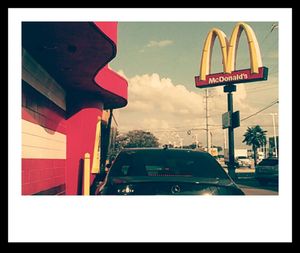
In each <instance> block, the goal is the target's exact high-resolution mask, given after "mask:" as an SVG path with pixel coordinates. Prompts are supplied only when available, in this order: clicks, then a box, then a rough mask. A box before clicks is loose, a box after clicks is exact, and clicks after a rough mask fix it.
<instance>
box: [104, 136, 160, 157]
mask: <svg viewBox="0 0 300 253" xmlns="http://www.w3.org/2000/svg"><path fill="white" fill-rule="evenodd" d="M158 146H159V142H158V139H157V138H156V137H155V136H154V135H153V134H152V133H150V132H145V131H142V130H132V131H129V132H128V133H126V134H120V133H119V132H118V131H117V133H116V139H115V145H114V149H113V150H111V152H110V160H112V159H114V158H115V157H116V155H117V154H118V153H119V152H120V151H121V150H122V149H123V148H139V147H158Z"/></svg>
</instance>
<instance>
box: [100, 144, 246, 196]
mask: <svg viewBox="0 0 300 253" xmlns="http://www.w3.org/2000/svg"><path fill="white" fill-rule="evenodd" d="M95 194H96V195H244V192H243V191H242V190H241V189H240V188H239V187H238V186H237V185H236V184H235V183H234V182H233V180H232V179H231V178H230V177H229V176H228V175H227V173H226V172H225V171H224V170H223V168H222V167H221V166H220V164H219V163H218V162H217V161H216V159H214V158H213V157H212V156H211V155H210V154H208V153H207V152H201V151H194V150H189V149H169V148H135V149H124V150H122V151H121V152H120V153H119V155H118V156H117V157H116V159H115V161H114V163H113V164H112V166H111V168H110V170H109V172H108V175H107V176H106V178H105V180H104V183H103V184H100V186H99V187H98V189H97V190H96V193H95Z"/></svg>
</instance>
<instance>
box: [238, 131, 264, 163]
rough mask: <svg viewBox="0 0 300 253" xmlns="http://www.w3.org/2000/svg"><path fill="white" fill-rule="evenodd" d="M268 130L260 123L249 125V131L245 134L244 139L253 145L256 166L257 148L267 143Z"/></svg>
mask: <svg viewBox="0 0 300 253" xmlns="http://www.w3.org/2000/svg"><path fill="white" fill-rule="evenodd" d="M266 132H267V131H265V130H263V129H262V128H261V127H260V126H259V125H256V126H255V127H248V128H247V131H246V132H245V134H244V137H245V138H244V140H243V142H245V143H246V144H247V145H249V146H252V150H253V154H254V164H255V166H256V164H257V161H256V158H257V149H258V148H260V147H262V146H264V145H266V143H267V139H266Z"/></svg>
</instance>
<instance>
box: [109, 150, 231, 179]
mask: <svg viewBox="0 0 300 253" xmlns="http://www.w3.org/2000/svg"><path fill="white" fill-rule="evenodd" d="M109 175H110V176H113V177H117V176H120V177H122V176H194V177H207V178H227V174H226V172H225V171H224V170H223V169H222V167H221V166H220V164H219V163H218V162H217V161H216V160H215V159H214V158H213V157H212V156H210V155H209V154H207V153H201V152H192V151H191V152H188V151H186V152H174V151H170V150H151V151H128V152H122V153H121V154H120V155H119V156H118V157H117V159H116V161H115V162H114V164H113V166H112V168H111V170H110V173H109Z"/></svg>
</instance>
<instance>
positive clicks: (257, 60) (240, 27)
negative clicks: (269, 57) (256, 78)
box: [227, 23, 262, 73]
mask: <svg viewBox="0 0 300 253" xmlns="http://www.w3.org/2000/svg"><path fill="white" fill-rule="evenodd" d="M243 31H245V33H246V36H247V41H248V48H249V52H250V64H251V71H252V73H258V68H259V67H262V60H261V54H260V49H259V45H258V42H257V39H256V36H255V33H254V31H253V30H252V28H251V27H250V26H249V25H247V24H246V23H237V24H236V26H235V27H234V29H233V31H232V34H231V37H230V41H229V48H228V58H227V60H228V61H227V65H228V68H229V70H230V71H234V70H235V66H236V55H237V48H238V43H239V40H240V36H241V34H242V32H243Z"/></svg>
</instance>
